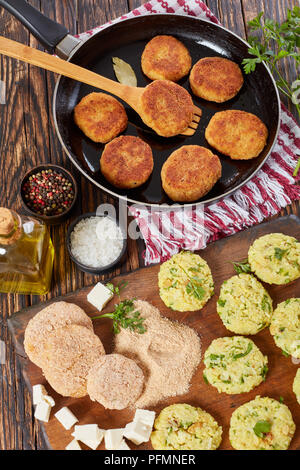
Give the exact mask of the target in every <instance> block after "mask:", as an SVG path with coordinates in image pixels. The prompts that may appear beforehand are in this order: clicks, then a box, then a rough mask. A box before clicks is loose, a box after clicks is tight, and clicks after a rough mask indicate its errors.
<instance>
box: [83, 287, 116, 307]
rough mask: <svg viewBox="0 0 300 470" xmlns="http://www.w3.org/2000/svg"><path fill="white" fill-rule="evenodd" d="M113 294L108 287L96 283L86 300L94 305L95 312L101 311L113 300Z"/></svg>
mask: <svg viewBox="0 0 300 470" xmlns="http://www.w3.org/2000/svg"><path fill="white" fill-rule="evenodd" d="M113 296H114V294H113V293H112V291H111V290H110V289H108V287H106V286H105V285H104V284H101V282H98V283H97V284H96V285H95V287H94V288H93V289H92V290H91V291H90V292H89V293H88V295H87V299H88V301H89V302H90V304H92V305H94V307H96V309H97V310H99V311H100V312H101V310H102V309H103V308H104V307H105V305H106V304H107V303H108V302H109V301H110V300H111V299H112V298H113Z"/></svg>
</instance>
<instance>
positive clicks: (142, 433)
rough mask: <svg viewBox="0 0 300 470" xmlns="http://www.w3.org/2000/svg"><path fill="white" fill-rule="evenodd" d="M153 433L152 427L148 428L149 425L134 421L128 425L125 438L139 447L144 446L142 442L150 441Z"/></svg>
mask: <svg viewBox="0 0 300 470" xmlns="http://www.w3.org/2000/svg"><path fill="white" fill-rule="evenodd" d="M151 432H152V426H147V424H144V423H142V422H141V421H133V422H132V423H128V424H127V425H126V427H125V430H124V437H126V438H127V439H129V440H130V441H131V442H133V443H134V444H136V445H137V446H138V445H140V444H142V442H148V441H149V439H150V435H151Z"/></svg>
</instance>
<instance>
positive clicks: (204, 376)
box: [203, 373, 208, 385]
mask: <svg viewBox="0 0 300 470" xmlns="http://www.w3.org/2000/svg"><path fill="white" fill-rule="evenodd" d="M203 380H204V382H205V383H206V384H207V385H208V380H207V377H206V375H205V374H204V373H203Z"/></svg>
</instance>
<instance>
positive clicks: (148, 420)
mask: <svg viewBox="0 0 300 470" xmlns="http://www.w3.org/2000/svg"><path fill="white" fill-rule="evenodd" d="M154 420H155V411H149V410H141V409H137V410H136V412H135V415H134V419H133V421H135V422H137V421H141V422H142V423H144V424H146V425H147V426H151V428H153V424H154Z"/></svg>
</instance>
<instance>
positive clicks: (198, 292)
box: [180, 266, 205, 300]
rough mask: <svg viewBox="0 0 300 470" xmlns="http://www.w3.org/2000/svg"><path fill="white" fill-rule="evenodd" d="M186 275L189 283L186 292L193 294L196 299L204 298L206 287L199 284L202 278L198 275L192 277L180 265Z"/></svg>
mask: <svg viewBox="0 0 300 470" xmlns="http://www.w3.org/2000/svg"><path fill="white" fill-rule="evenodd" d="M180 268H181V269H182V271H183V272H184V274H185V275H186V277H187V278H188V281H189V282H188V283H187V285H186V287H185V290H186V293H187V294H189V295H193V296H194V297H195V298H196V299H198V300H202V299H203V297H204V295H205V289H203V287H202V286H201V285H200V284H199V283H200V282H202V279H200V278H198V277H195V276H194V277H190V276H189V275H188V273H187V272H186V270H185V269H184V268H183V267H182V266H180Z"/></svg>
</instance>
